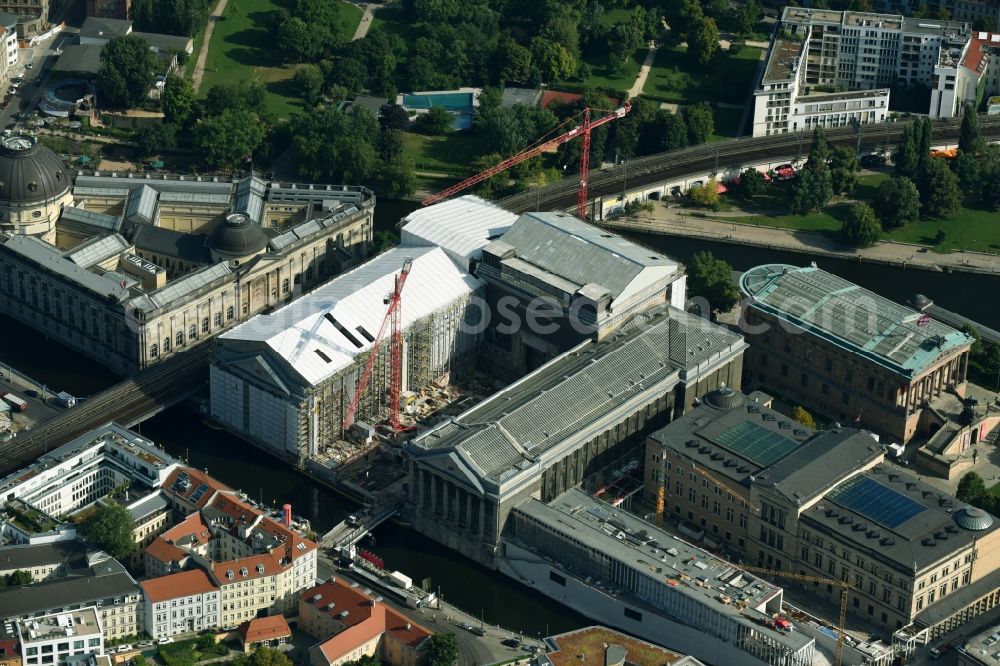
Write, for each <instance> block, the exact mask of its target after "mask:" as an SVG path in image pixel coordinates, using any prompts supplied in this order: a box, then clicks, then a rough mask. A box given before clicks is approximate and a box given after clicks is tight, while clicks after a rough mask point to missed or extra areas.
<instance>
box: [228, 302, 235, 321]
mask: <svg viewBox="0 0 1000 666" xmlns="http://www.w3.org/2000/svg"><path fill="white" fill-rule="evenodd" d="M234 314H235V313H234V311H233V306H232V305H230V306H229V307H228V308H226V321H232V319H233V315H234Z"/></svg>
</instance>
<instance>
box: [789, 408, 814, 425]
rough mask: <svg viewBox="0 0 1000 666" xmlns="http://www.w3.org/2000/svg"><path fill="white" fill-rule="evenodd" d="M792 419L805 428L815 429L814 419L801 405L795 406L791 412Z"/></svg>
mask: <svg viewBox="0 0 1000 666" xmlns="http://www.w3.org/2000/svg"><path fill="white" fill-rule="evenodd" d="M792 419H793V420H795V421H798V422H799V423H801V424H802V425H804V426H805V427H807V428H812V429H813V430H815V429H816V419H814V418H813V415H812V414H810V413H809V412H808V411H806V409H805V408H804V407H802V406H801V405H796V406H795V409H793V410H792Z"/></svg>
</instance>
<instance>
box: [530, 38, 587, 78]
mask: <svg viewBox="0 0 1000 666" xmlns="http://www.w3.org/2000/svg"><path fill="white" fill-rule="evenodd" d="M531 56H532V60H533V62H534V63H535V68H537V70H538V73H539V74H540V75H541V77H542V80H543V81H558V80H560V79H566V78H569V77H570V76H572V74H573V72H574V71H576V58H574V57H573V54H572V53H570V52H569V51H568V50H567V49H566V47H565V46H563V45H562V44H560V43H558V42H553V41H551V40H548V39H546V38H544V37H535V38H534V39H532V40H531Z"/></svg>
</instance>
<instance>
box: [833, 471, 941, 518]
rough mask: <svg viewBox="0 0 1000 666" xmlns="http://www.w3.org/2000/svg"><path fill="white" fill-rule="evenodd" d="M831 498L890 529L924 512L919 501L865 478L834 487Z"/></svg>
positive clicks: (858, 478) (857, 478)
mask: <svg viewBox="0 0 1000 666" xmlns="http://www.w3.org/2000/svg"><path fill="white" fill-rule="evenodd" d="M828 497H829V498H830V499H832V500H833V501H835V502H837V504H840V505H841V506H843V507H844V508H847V509H850V510H851V511H854V512H857V513H860V514H861V515H863V516H864V517H865V518H868V519H869V520H872V521H874V522H876V523H878V524H879V525H882V526H883V527H886V528H888V529H890V530H892V529H896V528H897V527H899V526H900V525H902V524H903V523H905V522H906V521H907V520H909V519H910V518H913V517H914V516H916V515H917V514H919V513H921V512H923V511H924V506H923V505H921V504H920V503H919V502H916V501H914V500H912V499H910V498H909V497H907V496H906V495H903V494H901V493H899V492H897V491H895V490H893V489H892V488H887V487H885V486H883V485H882V484H881V483H879V482H877V481H875V480H873V479H869V478H866V477H856V478H854V479H851V480H850V481H848V482H847V483H844V484H842V485H840V486H838V487H837V488H834V489H833V490H832V491H831V492H830V494H829V495H828Z"/></svg>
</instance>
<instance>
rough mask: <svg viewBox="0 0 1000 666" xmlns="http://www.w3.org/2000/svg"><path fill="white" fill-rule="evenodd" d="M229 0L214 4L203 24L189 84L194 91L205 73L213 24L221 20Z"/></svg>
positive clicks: (213, 30) (213, 29) (213, 28)
mask: <svg viewBox="0 0 1000 666" xmlns="http://www.w3.org/2000/svg"><path fill="white" fill-rule="evenodd" d="M228 2H229V0H219V4H217V5H215V9H213V10H212V15H211V16H209V17H208V25H206V26H205V39H203V40H202V41H201V50H200V51H198V62H196V63H195V65H194V73H193V75H192V76H191V85H192V87H194V91H195V92H198V89H199V88H201V78H202V77H203V76H204V75H205V61H206V60H207V59H208V47H209V45H210V44H211V43H212V33H213V32H215V24H216V23H218V22H219V21H221V20H222V14H223V12H225V11H226V4H227V3H228Z"/></svg>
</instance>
